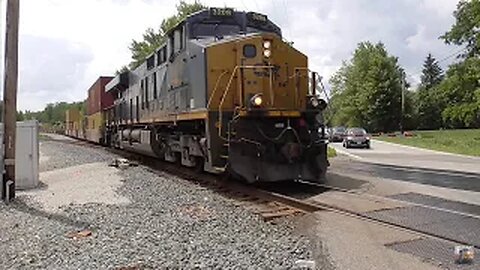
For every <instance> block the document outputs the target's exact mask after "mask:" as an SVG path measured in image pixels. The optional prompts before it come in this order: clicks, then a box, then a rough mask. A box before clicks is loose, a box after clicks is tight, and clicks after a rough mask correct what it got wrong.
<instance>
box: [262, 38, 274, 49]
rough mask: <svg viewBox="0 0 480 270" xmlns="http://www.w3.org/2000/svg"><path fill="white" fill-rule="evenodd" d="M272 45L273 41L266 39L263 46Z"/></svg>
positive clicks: (268, 47) (267, 47) (266, 47)
mask: <svg viewBox="0 0 480 270" xmlns="http://www.w3.org/2000/svg"><path fill="white" fill-rule="evenodd" d="M271 46H272V42H271V41H270V40H265V41H264V42H263V48H265V49H270V47H271Z"/></svg>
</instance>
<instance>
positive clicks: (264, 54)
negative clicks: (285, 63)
mask: <svg viewBox="0 0 480 270" xmlns="http://www.w3.org/2000/svg"><path fill="white" fill-rule="evenodd" d="M270 55H272V51H270V50H268V49H267V50H264V51H263V56H265V57H267V58H268V57H270Z"/></svg>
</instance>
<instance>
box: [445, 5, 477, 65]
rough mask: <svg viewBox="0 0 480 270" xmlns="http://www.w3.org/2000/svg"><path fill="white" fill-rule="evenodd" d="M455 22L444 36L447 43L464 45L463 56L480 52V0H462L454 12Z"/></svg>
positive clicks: (475, 54) (470, 55)
mask: <svg viewBox="0 0 480 270" xmlns="http://www.w3.org/2000/svg"><path fill="white" fill-rule="evenodd" d="M453 15H454V17H455V24H454V25H453V26H452V27H451V28H450V30H449V31H448V32H446V33H445V34H444V35H443V36H441V37H440V38H442V39H443V40H444V41H445V42H446V43H447V44H455V45H464V46H466V53H464V54H462V55H461V56H463V57H472V56H479V54H480V30H479V29H480V0H461V1H460V2H459V3H458V4H457V10H456V11H455V12H454V13H453Z"/></svg>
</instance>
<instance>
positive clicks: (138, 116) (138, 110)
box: [135, 96, 140, 122]
mask: <svg viewBox="0 0 480 270" xmlns="http://www.w3.org/2000/svg"><path fill="white" fill-rule="evenodd" d="M135 103H136V106H135V107H136V110H135V117H136V118H137V122H138V120H139V119H140V107H139V106H138V96H136V97H135Z"/></svg>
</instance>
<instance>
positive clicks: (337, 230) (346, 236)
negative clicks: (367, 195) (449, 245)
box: [315, 212, 443, 270]
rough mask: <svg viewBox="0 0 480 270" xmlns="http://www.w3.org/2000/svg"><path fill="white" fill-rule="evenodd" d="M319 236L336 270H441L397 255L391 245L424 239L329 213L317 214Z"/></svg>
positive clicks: (408, 255) (412, 257) (414, 257)
mask: <svg viewBox="0 0 480 270" xmlns="http://www.w3.org/2000/svg"><path fill="white" fill-rule="evenodd" d="M315 215H316V218H317V219H318V220H319V222H318V226H317V227H316V228H315V232H316V235H317V236H318V237H320V238H321V239H322V241H323V242H324V245H325V246H324V247H323V248H324V249H326V251H327V252H328V253H329V254H330V256H331V257H330V259H331V261H332V263H333V265H334V267H335V268H336V269H352V270H363V269H365V270H377V269H378V270H384V269H391V270H400V269H404V270H439V269H443V268H440V267H439V265H435V264H434V263H430V262H426V261H424V260H423V259H422V258H420V257H417V256H414V255H411V254H407V253H402V252H398V251H395V250H393V249H391V248H389V247H388V245H391V244H394V243H399V242H408V241H414V240H418V239H422V238H421V237H420V236H419V235H416V234H412V233H409V232H405V231H399V230H397V229H392V228H389V227H385V226H382V225H379V224H375V223H371V222H364V221H361V220H359V219H356V218H352V217H347V216H343V215H339V214H335V213H330V212H318V213H316V214H315Z"/></svg>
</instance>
